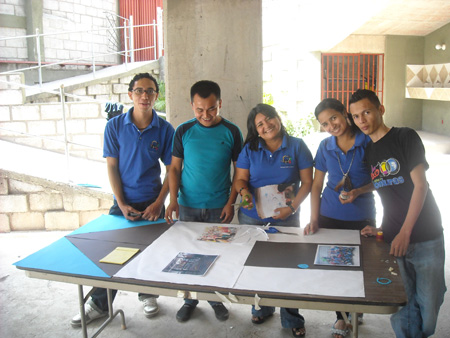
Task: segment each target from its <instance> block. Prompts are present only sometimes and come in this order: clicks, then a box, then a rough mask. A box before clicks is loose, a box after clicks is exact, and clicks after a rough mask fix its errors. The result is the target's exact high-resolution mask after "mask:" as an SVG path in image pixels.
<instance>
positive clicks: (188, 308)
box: [177, 304, 195, 322]
mask: <svg viewBox="0 0 450 338" xmlns="http://www.w3.org/2000/svg"><path fill="white" fill-rule="evenodd" d="M194 310H195V306H192V305H189V304H184V305H183V306H182V307H181V309H179V310H178V312H177V320H178V321H179V322H186V321H188V320H189V319H190V318H191V315H192V312H194Z"/></svg>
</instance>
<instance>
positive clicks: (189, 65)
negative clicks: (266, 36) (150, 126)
mask: <svg viewBox="0 0 450 338" xmlns="http://www.w3.org/2000/svg"><path fill="white" fill-rule="evenodd" d="M261 1H262V0H245V1H242V0H221V1H218V0H191V1H183V0H170V1H167V0H166V1H164V23H165V26H164V39H165V41H164V43H165V59H166V60H165V72H166V75H165V78H166V100H167V114H168V120H169V121H170V122H171V123H172V124H173V126H174V127H176V126H178V125H179V124H180V123H182V122H185V121H186V120H188V119H190V118H192V117H194V113H193V112H192V109H191V105H190V88H191V86H192V85H193V84H194V83H195V82H196V81H199V80H212V81H215V82H217V83H218V84H219V86H220V87H221V90H222V100H223V103H222V109H221V115H222V116H224V117H225V118H227V119H229V120H231V121H232V122H233V123H235V124H237V125H238V126H239V127H240V128H241V130H242V133H243V135H244V137H245V135H246V133H247V127H246V120H247V115H248V113H249V112H250V110H251V108H253V107H254V106H255V105H256V104H258V103H260V102H262V4H261Z"/></svg>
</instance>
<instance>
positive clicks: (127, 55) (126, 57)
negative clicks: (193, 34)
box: [0, 13, 163, 86]
mask: <svg viewBox="0 0 450 338" xmlns="http://www.w3.org/2000/svg"><path fill="white" fill-rule="evenodd" d="M109 14H110V15H114V16H116V17H118V18H121V19H123V21H124V25H123V26H116V27H109V28H98V29H93V28H90V29H82V30H72V31H60V32H55V33H45V34H44V33H40V32H39V29H38V28H37V29H36V34H33V35H24V36H14V37H3V38H2V37H0V42H1V41H6V40H13V39H36V48H35V50H36V59H37V61H35V62H36V63H37V65H36V66H30V67H25V68H21V69H20V70H17V69H16V70H9V71H4V72H0V75H6V74H12V73H17V72H18V71H30V70H37V71H38V75H39V86H42V82H43V79H42V69H43V68H46V67H53V66H58V65H59V66H61V65H80V66H86V63H87V64H89V65H90V66H91V67H92V72H93V75H94V77H95V68H96V60H98V59H99V58H103V59H104V58H105V57H106V56H110V55H119V56H121V57H123V61H124V63H125V64H128V62H134V60H135V57H134V54H135V52H137V51H141V50H147V49H153V50H154V59H155V60H157V59H158V58H159V57H160V56H161V55H162V50H163V47H162V46H158V47H159V48H158V47H157V45H156V41H157V40H156V36H157V32H158V34H159V32H162V24H161V23H160V22H158V23H156V22H155V20H153V23H150V24H142V25H133V16H130V18H129V19H127V18H123V17H120V16H118V15H116V14H114V13H109ZM140 27H153V45H152V46H146V47H141V48H134V42H133V37H134V33H133V32H134V30H135V29H136V28H140ZM102 32H104V33H106V34H104V35H100V33H102ZM120 32H123V34H120ZM82 33H87V34H88V35H89V37H90V39H89V40H90V54H91V55H90V57H80V58H72V59H67V60H61V61H56V62H44V61H43V60H42V56H41V48H40V46H41V42H42V39H44V38H45V37H53V36H61V35H65V34H82ZM108 34H109V36H114V35H116V36H119V37H120V36H122V37H123V50H118V51H114V52H103V53H98V52H96V51H95V36H96V35H98V36H102V37H106V36H108ZM160 43H161V42H160ZM25 45H28V44H27V43H25ZM119 47H120V46H119ZM157 51H159V52H157ZM158 54H159V55H158ZM6 61H8V60H6ZM80 61H86V63H81V62H80ZM10 62H11V63H14V62H19V61H17V60H14V61H10ZM27 62H30V61H27ZM97 64H98V63H97ZM102 65H105V64H102ZM111 65H113V63H111Z"/></svg>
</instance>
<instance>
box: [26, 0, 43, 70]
mask: <svg viewBox="0 0 450 338" xmlns="http://www.w3.org/2000/svg"><path fill="white" fill-rule="evenodd" d="M43 7H44V5H43V1H41V0H28V1H25V13H26V20H27V35H34V34H36V28H39V33H40V34H42V33H44V29H43V24H42V16H43ZM27 46H28V61H37V53H36V48H37V46H36V38H32V39H27ZM39 48H40V49H41V60H42V61H43V60H45V54H44V50H45V49H44V38H41V40H40V46H39Z"/></svg>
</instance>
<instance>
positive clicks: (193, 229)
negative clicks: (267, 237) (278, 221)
mask: <svg viewBox="0 0 450 338" xmlns="http://www.w3.org/2000/svg"><path fill="white" fill-rule="evenodd" d="M212 225H218V226H219V225H220V224H211V223H197V222H181V221H178V222H177V223H175V224H174V225H173V226H172V227H171V228H170V229H169V230H167V231H166V232H165V233H163V234H162V235H161V236H160V237H159V238H158V239H157V240H156V241H154V242H153V243H152V244H151V245H149V246H148V247H147V249H145V250H144V251H143V252H142V253H141V254H140V255H139V256H138V257H136V258H135V259H134V260H133V261H131V262H130V263H128V264H127V265H126V266H125V267H124V268H122V269H121V270H119V271H118V272H117V273H116V274H115V275H114V276H115V277H122V278H133V279H141V280H151V281H158V282H170V283H182V284H191V285H208V286H218V287H228V288H231V287H233V285H234V283H235V282H236V280H237V278H238V276H239V274H240V272H241V271H242V268H243V266H244V263H245V261H246V259H247V257H248V255H249V254H250V251H251V250H252V248H253V244H254V243H255V241H256V239H258V238H260V239H264V234H262V233H261V232H260V231H258V230H256V229H254V228H250V229H249V228H248V227H242V228H239V230H238V232H237V234H236V237H235V238H236V240H235V241H233V242H231V243H213V242H205V241H199V240H198V237H199V236H200V235H201V234H202V233H203V232H204V230H205V228H206V227H208V226H209V227H210V226H212ZM238 227H239V226H238ZM241 235H242V236H241ZM179 252H190V253H201V254H205V255H219V258H218V259H217V260H216V262H214V264H213V265H212V266H211V268H210V269H209V271H208V272H207V274H206V275H205V276H194V275H178V274H171V273H167V272H162V270H163V269H164V268H165V267H166V266H167V264H169V263H170V262H171V261H172V259H173V258H174V257H175V256H176V255H177V254H178V253H179Z"/></svg>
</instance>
